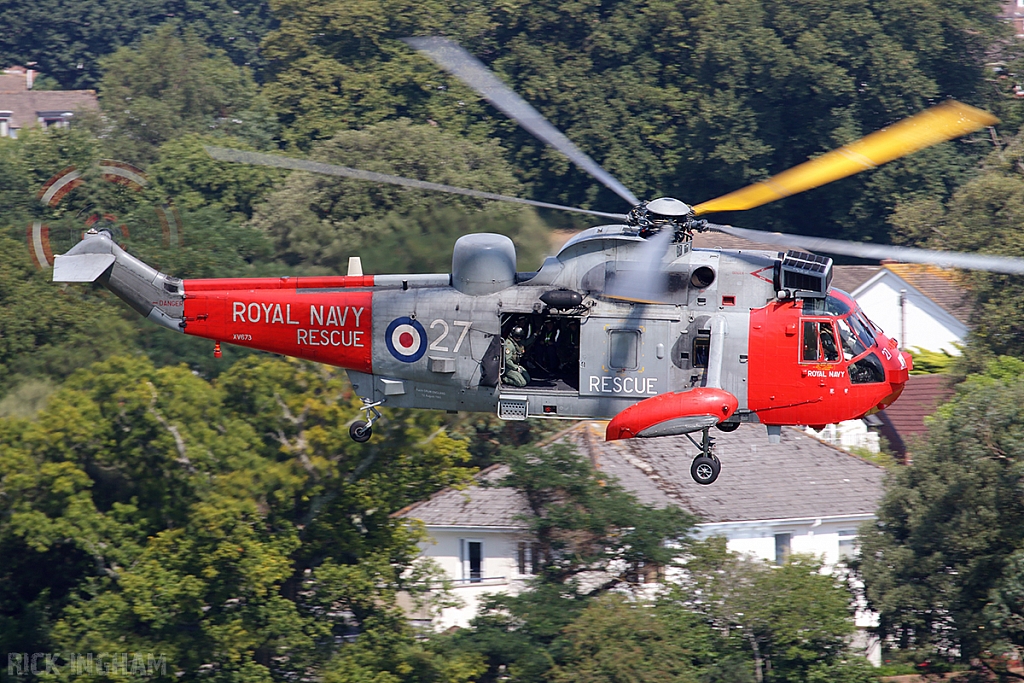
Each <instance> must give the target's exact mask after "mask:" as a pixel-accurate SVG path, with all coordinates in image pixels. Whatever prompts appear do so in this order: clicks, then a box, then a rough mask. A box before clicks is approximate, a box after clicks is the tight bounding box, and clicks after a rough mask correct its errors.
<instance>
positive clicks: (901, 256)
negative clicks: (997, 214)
mask: <svg viewBox="0 0 1024 683" xmlns="http://www.w3.org/2000/svg"><path fill="white" fill-rule="evenodd" d="M708 228H710V229H711V230H715V231H717V232H724V233H725V234H727V235H732V236H734V237H742V238H743V239H746V240H751V241H753V242H760V243H762V244H775V245H778V246H780V247H792V248H795V249H806V250H810V251H818V252H823V253H826V254H841V255H843V256H856V257H858V258H865V259H876V260H878V261H881V260H883V259H891V260H895V261H904V262H906V263H926V264H930V265H933V266H939V267H941V268H965V269H967V270H986V271H990V272H993V273H1007V274H1009V275H1024V258H1015V257H1012V256H994V255H990V254H968V253H965V252H962V251H936V250H934V249H918V248H916V247H897V246H893V245H888V244H885V245H883V244H865V243H863V242H848V241H846V240H833V239H828V238H826V237H806V236H804V235H784V234H782V233H780V232H764V231H762V230H748V229H746V228H734V227H733V226H731V225H716V224H714V223H708Z"/></svg>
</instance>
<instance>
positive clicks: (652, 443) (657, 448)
mask: <svg viewBox="0 0 1024 683" xmlns="http://www.w3.org/2000/svg"><path fill="white" fill-rule="evenodd" d="M604 429H605V423H602V422H583V423H580V424H579V425H577V426H575V427H573V428H571V429H568V430H566V431H565V432H563V433H562V434H561V435H560V436H559V437H558V438H559V439H561V440H564V441H567V442H569V443H572V444H574V445H576V447H577V448H578V449H579V450H580V451H581V452H583V453H586V454H587V455H588V456H589V457H590V458H591V461H592V462H594V464H595V465H596V466H597V467H598V469H599V470H600V471H601V472H604V473H607V474H609V475H611V476H613V477H614V478H615V479H616V480H618V482H619V483H620V484H621V485H622V486H624V487H625V488H626V489H627V490H629V491H632V492H633V493H634V494H635V495H636V496H637V497H638V498H639V499H640V501H641V502H643V503H646V504H649V505H658V506H664V505H678V506H680V507H681V508H683V509H685V510H688V511H690V512H692V513H694V514H696V515H697V516H698V517H700V518H701V520H702V521H703V522H735V521H755V520H768V519H796V518H816V517H824V516H832V515H857V514H868V513H872V512H874V510H875V507H876V505H877V502H878V499H879V498H880V497H881V495H882V478H883V470H882V469H881V468H880V467H878V466H876V465H874V464H872V463H869V462H867V461H865V460H862V459H860V458H858V457H856V456H854V455H851V454H849V453H847V452H846V451H843V450H840V449H837V448H834V447H832V446H829V445H828V444H825V443H823V442H821V441H818V440H817V439H815V438H813V437H811V436H808V435H806V434H804V433H803V432H800V431H798V430H796V429H791V428H783V430H782V442H781V443H779V444H770V443H768V439H767V437H766V435H765V430H764V427H761V426H757V425H742V426H741V427H740V428H739V429H738V430H736V431H735V432H732V433H731V434H720V433H719V434H717V435H716V436H717V443H718V446H717V453H718V457H719V459H720V460H721V461H722V474H721V476H720V477H719V479H718V481H716V482H715V483H714V484H712V485H711V486H700V485H699V484H697V483H696V482H694V481H693V480H692V479H691V478H690V462H691V461H692V459H693V457H694V455H696V449H695V448H694V447H693V445H692V444H690V442H689V441H688V440H687V439H686V438H685V437H681V436H680V437H663V438H657V439H629V440H624V441H611V442H606V441H605V440H604ZM507 472H508V470H507V469H506V468H505V467H504V466H498V467H493V468H490V469H488V470H485V471H484V472H482V473H481V474H480V475H479V476H480V477H481V478H483V479H485V480H486V481H488V482H490V483H495V482H497V481H500V479H501V478H502V477H504V476H505V474H507ZM526 512H527V507H526V505H525V501H524V500H523V498H522V497H521V496H520V494H519V493H517V492H516V491H515V490H513V489H509V488H484V487H480V486H471V487H469V488H468V489H466V490H463V491H457V490H452V489H449V490H445V491H442V492H440V493H438V494H436V495H434V496H433V497H431V498H430V499H429V500H426V501H423V502H421V503H417V504H415V505H411V506H409V507H408V508H406V509H404V510H402V511H400V512H399V513H397V516H400V517H407V518H413V519H419V520H422V521H423V522H424V523H425V524H427V525H428V526H482V527H486V526H491V527H509V526H513V527H515V526H519V527H521V526H523V522H522V520H521V517H522V515H524V514H526Z"/></svg>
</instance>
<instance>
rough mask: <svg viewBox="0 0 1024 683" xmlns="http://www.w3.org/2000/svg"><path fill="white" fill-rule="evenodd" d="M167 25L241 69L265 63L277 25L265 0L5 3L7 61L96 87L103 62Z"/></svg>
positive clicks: (0, 58) (1, 49)
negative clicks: (268, 36)
mask: <svg viewBox="0 0 1024 683" xmlns="http://www.w3.org/2000/svg"><path fill="white" fill-rule="evenodd" d="M164 23H177V24H179V25H185V26H187V27H189V28H190V29H191V30H192V31H194V32H195V33H196V35H198V36H199V37H200V39H202V40H203V42H204V43H206V44H208V45H210V46H211V47H214V48H217V49H220V50H224V51H225V52H226V53H227V54H228V55H229V56H230V57H231V58H232V60H233V61H234V62H235V63H236V64H238V65H239V66H243V65H246V66H250V65H251V66H252V67H253V68H259V67H261V66H262V59H261V57H260V55H259V53H258V51H257V50H258V46H259V42H260V39H261V38H262V37H263V35H264V34H265V33H266V32H267V30H268V29H270V28H271V26H272V25H273V20H272V17H271V16H270V11H269V7H268V5H267V4H266V3H265V2H263V1H262V0H216V1H213V2H202V3H195V2H188V1H187V0H142V1H131V2H129V1H123V0H115V1H113V2H111V1H110V0H83V1H82V2H75V3H73V4H67V3H60V2H51V1H49V0H47V1H44V2H36V3H33V4H31V5H26V4H24V3H21V2H17V1H16V0H3V2H0V24H2V25H3V26H4V31H3V34H2V35H0V62H2V63H3V64H4V65H5V66H9V65H12V64H24V65H36V66H35V68H37V69H40V70H41V71H42V72H43V73H44V74H46V75H47V76H49V77H51V78H53V79H55V80H56V81H57V82H58V83H59V84H60V86H61V87H63V88H66V89H74V88H95V87H96V85H97V83H99V82H100V80H101V78H102V75H103V69H104V67H103V66H102V60H103V58H104V57H106V56H109V55H110V54H112V53H114V52H115V51H117V50H118V48H121V47H125V46H129V45H132V44H135V43H137V42H138V41H139V40H140V39H141V38H142V37H143V36H145V35H147V34H149V33H151V32H153V30H154V29H156V28H157V27H158V26H160V25H161V24H164Z"/></svg>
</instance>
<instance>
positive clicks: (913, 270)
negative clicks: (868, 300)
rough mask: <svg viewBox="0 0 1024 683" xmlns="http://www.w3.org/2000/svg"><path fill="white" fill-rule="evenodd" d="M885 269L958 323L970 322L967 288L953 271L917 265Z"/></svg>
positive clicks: (972, 304)
mask: <svg viewBox="0 0 1024 683" xmlns="http://www.w3.org/2000/svg"><path fill="white" fill-rule="evenodd" d="M885 267H886V268H888V269H889V270H891V271H892V272H893V273H896V274H897V275H899V276H900V277H901V278H903V280H904V281H906V282H907V283H908V284H909V285H911V286H912V287H914V288H915V289H916V290H918V291H919V292H921V293H922V294H924V295H925V296H926V297H928V298H929V299H931V300H932V301H934V302H935V303H937V304H938V305H939V306H940V307H942V309H943V310H945V311H946V312H947V313H949V314H950V315H952V316H953V317H954V318H956V319H957V320H959V321H960V322H962V323H964V324H965V325H966V324H967V323H969V322H970V318H971V313H972V311H973V310H974V302H973V300H972V298H971V296H970V292H968V290H967V288H966V287H964V286H963V284H961V283H960V282H959V281H958V279H957V273H956V271H955V270H947V269H944V268H937V267H935V266H926V265H921V264H917V263H889V264H886V266H885Z"/></svg>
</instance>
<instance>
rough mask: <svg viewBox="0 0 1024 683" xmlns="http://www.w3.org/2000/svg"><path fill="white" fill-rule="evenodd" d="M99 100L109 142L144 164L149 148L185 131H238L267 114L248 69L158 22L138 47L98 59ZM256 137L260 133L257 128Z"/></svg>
mask: <svg viewBox="0 0 1024 683" xmlns="http://www.w3.org/2000/svg"><path fill="white" fill-rule="evenodd" d="M101 66H102V68H103V80H102V82H101V83H100V94H101V98H100V104H101V106H102V110H103V116H104V119H105V120H104V121H103V122H102V123H96V124H94V125H97V126H102V127H103V128H106V127H107V126H111V127H112V128H113V130H112V131H111V132H110V133H109V134H108V135H109V137H110V141H109V144H108V148H109V149H110V151H112V152H114V153H115V154H116V155H117V156H118V157H119V158H122V159H128V160H131V161H132V162H134V163H136V164H145V163H147V162H149V161H151V160H152V159H153V158H155V156H156V148H157V147H159V146H160V145H161V144H163V143H164V142H165V141H167V140H170V139H172V138H176V137H179V136H181V135H183V134H185V133H198V132H209V131H210V130H211V129H215V130H221V131H228V132H230V133H232V134H236V135H239V134H244V133H245V132H246V130H247V129H253V128H255V129H257V130H258V127H259V126H260V125H262V124H263V123H264V122H265V121H267V120H268V118H269V117H268V116H267V114H266V112H265V111H264V112H262V113H261V112H260V111H259V110H260V107H261V101H260V98H259V91H258V89H257V87H256V84H255V83H254V82H253V80H252V75H251V73H250V71H249V70H248V69H247V68H245V67H238V66H235V65H234V64H233V63H232V62H231V60H230V59H229V58H228V57H227V55H225V54H224V53H223V52H222V51H220V50H216V49H212V48H210V47H209V46H207V45H206V43H204V42H203V41H202V40H201V39H200V38H199V37H198V36H197V35H196V34H195V33H193V32H192V31H190V30H189V29H188V28H187V27H186V28H185V29H184V30H182V31H179V29H178V28H177V27H176V26H173V25H170V24H168V25H164V26H161V27H160V28H159V29H157V30H156V32H154V33H153V34H152V35H150V36H147V37H145V38H144V39H142V40H141V41H140V42H139V44H138V46H137V47H132V48H130V47H123V48H121V49H119V50H118V51H117V52H115V53H113V54H111V55H109V56H107V57H104V58H103V59H102V60H101ZM256 137H260V135H259V134H257V136H256Z"/></svg>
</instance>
